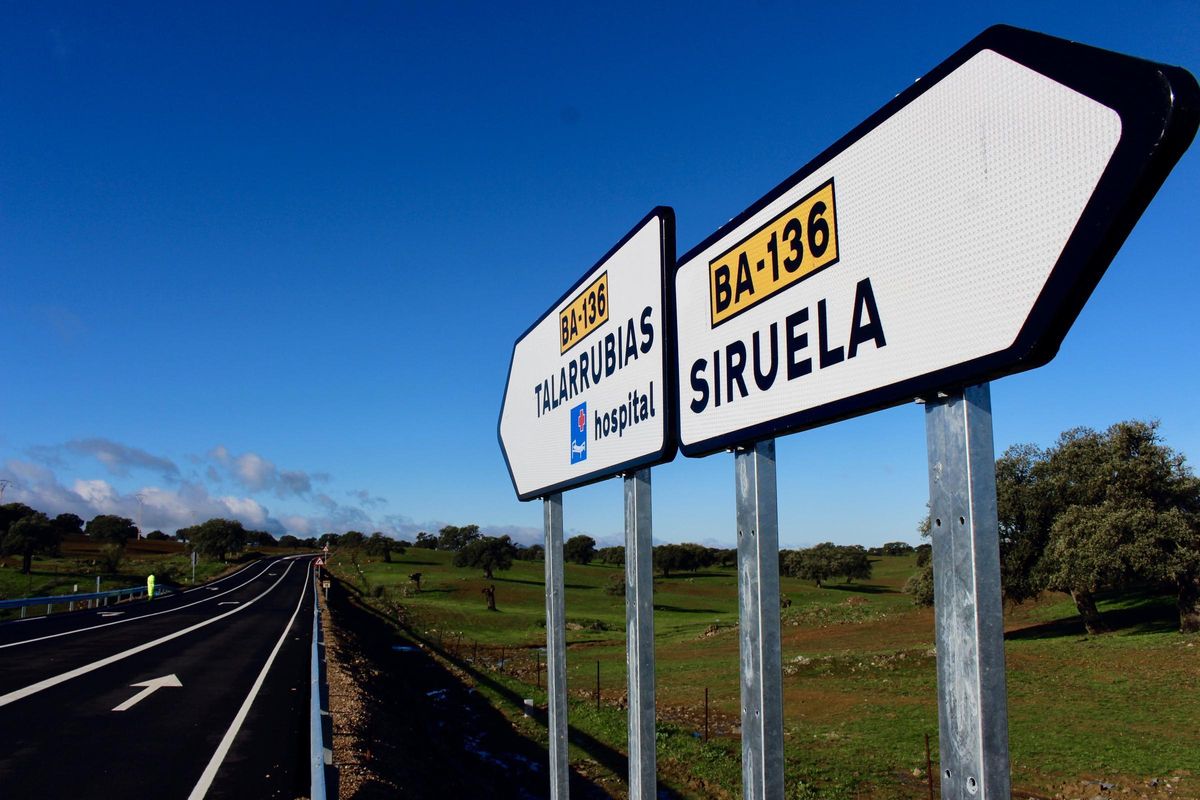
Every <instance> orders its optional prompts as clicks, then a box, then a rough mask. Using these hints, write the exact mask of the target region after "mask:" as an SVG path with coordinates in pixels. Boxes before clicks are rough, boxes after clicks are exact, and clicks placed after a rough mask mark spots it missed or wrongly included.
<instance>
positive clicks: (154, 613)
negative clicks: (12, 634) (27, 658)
mask: <svg viewBox="0 0 1200 800" xmlns="http://www.w3.org/2000/svg"><path fill="white" fill-rule="evenodd" d="M289 566H290V565H289ZM263 572H266V568H263ZM262 575H263V573H262V572H260V573H258V574H257V575H255V576H254V577H253V578H251V579H250V580H248V581H246V582H245V583H239V584H238V585H237V586H235V587H233V588H232V589H226V590H225V591H223V592H221V594H214V595H212V596H210V597H205V598H204V599H203V600H197V601H195V602H194V603H187V604H186V605H182V606H178V607H176V608H165V609H163V610H162V611H152V612H150V613H149V614H139V615H137V616H136V617H127V618H126V619H118V620H114V621H113V622H102V623H100V624H99V625H90V626H88V627H86V628H75V629H74V630H69V631H63V632H61V633H48V634H46V635H45V636H38V637H36V638H33V639H22V640H21V641H19V642H9V643H8V644H0V650H3V649H5V648H6V647H16V646H17V645H22V644H32V643H33V642H40V641H43V640H45V639H57V638H58V637H59V636H72V635H74V634H76V633H83V632H85V631H94V630H96V629H97V628H107V627H108V626H110V625H120V624H122V623H125V622H137V621H138V620H140V619H150V618H151V617H157V616H160V615H162V614H173V613H175V612H176V611H182V610H183V609H185V608H191V607H192V606H196V605H200V604H201V603H207V602H208V601H209V600H215V599H216V598H218V597H221V596H222V595H226V594H229V593H230V592H236V591H237V590H238V589H241V588H242V587H243V586H248V585H249V584H251V583H254V582H255V581H256V580H258V579H259V578H261V577H262ZM104 613H106V612H101V615H103V614H104ZM116 613H118V614H124V613H125V612H124V611H118V612H116Z"/></svg>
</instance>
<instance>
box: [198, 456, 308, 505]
mask: <svg viewBox="0 0 1200 800" xmlns="http://www.w3.org/2000/svg"><path fill="white" fill-rule="evenodd" d="M208 455H209V458H210V459H212V461H213V464H211V465H210V466H209V470H208V477H209V480H212V481H214V482H216V480H217V476H218V473H217V471H216V470H215V469H214V468H213V467H214V466H216V467H220V468H221V469H223V470H224V471H225V474H227V475H228V476H229V477H230V478H231V479H232V480H233V481H234V483H236V484H238V485H239V486H241V487H242V488H244V489H246V490H247V491H250V492H262V491H271V492H273V493H274V494H275V496H276V497H279V498H281V499H282V498H288V497H304V496H306V495H308V494H310V493H311V492H312V484H313V481H321V480H322V479H324V480H328V477H329V476H328V475H326V474H324V473H315V474H312V475H310V474H309V473H307V472H304V471H302V470H286V469H279V468H278V467H276V466H275V464H274V463H273V462H272V461H270V460H269V459H267V458H264V457H263V456H261V455H259V454H258V453H252V452H246V453H242V454H241V455H236V456H235V455H234V454H233V453H231V452H230V451H229V448H227V447H225V446H224V445H217V446H216V447H214V448H213V449H212V450H210V451H209V453H208Z"/></svg>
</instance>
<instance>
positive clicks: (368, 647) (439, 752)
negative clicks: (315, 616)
mask: <svg viewBox="0 0 1200 800" xmlns="http://www.w3.org/2000/svg"><path fill="white" fill-rule="evenodd" d="M323 623H324V626H325V632H326V633H325V641H326V648H325V652H326V663H327V673H328V682H329V704H330V712H331V715H332V718H333V764H334V767H335V770H336V773H337V796H338V797H339V798H342V800H349V799H350V798H353V800H371V799H372V798H396V797H445V798H489V799H490V798H520V799H521V800H526V799H527V798H540V797H546V796H548V794H549V792H548V786H549V777H548V775H547V768H548V767H547V756H546V748H545V745H544V744H540V743H538V742H536V741H533V740H531V739H529V738H527V737H525V736H522V735H521V734H520V733H519V732H518V731H516V730H515V729H514V728H513V726H512V725H511V724H510V723H509V722H508V720H506V719H505V718H504V716H503V715H502V714H500V713H499V712H498V711H496V710H495V709H494V708H492V707H491V706H490V705H489V704H488V703H487V702H486V701H485V700H484V699H483V698H481V697H480V696H479V695H478V694H477V693H476V692H475V691H474V689H473V688H471V686H470V685H469V682H464V681H463V680H462V679H461V676H456V675H454V674H453V673H452V672H450V671H449V670H448V669H447V668H446V667H445V666H443V664H442V663H441V662H440V661H438V660H437V659H436V658H434V657H433V655H432V654H431V653H429V652H428V650H427V649H426V648H425V646H424V645H423V644H421V643H420V642H417V641H414V640H410V639H406V638H404V637H403V636H402V635H401V634H400V632H399V631H398V629H397V628H396V627H395V626H394V625H393V624H392V623H391V622H390V620H388V619H387V618H385V617H384V616H383V615H382V614H381V613H380V612H378V611H376V610H375V609H374V608H372V607H370V606H368V605H366V604H365V603H363V602H362V601H361V599H360V598H359V597H358V596H357V595H356V594H355V593H354V591H353V590H352V589H351V588H350V587H347V586H345V585H344V584H341V583H339V582H338V581H337V580H336V579H335V580H334V581H333V586H332V588H331V589H330V592H329V599H328V602H327V603H326V604H325V609H324V611H323ZM571 796H572V797H582V798H588V797H609V796H610V794H609V793H608V792H605V791H604V790H603V789H601V788H600V787H599V786H597V785H596V784H595V783H593V782H592V781H590V780H589V779H587V778H586V777H584V776H583V775H581V774H578V773H576V772H573V773H572V776H571Z"/></svg>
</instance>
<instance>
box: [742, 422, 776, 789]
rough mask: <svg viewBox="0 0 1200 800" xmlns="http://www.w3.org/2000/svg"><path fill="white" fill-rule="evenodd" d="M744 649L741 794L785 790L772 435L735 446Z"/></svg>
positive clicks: (773, 444)
mask: <svg viewBox="0 0 1200 800" xmlns="http://www.w3.org/2000/svg"><path fill="white" fill-rule="evenodd" d="M734 472H735V474H736V478H737V527H738V615H739V619H740V626H741V655H742V668H741V673H742V797H745V798H754V800H764V799H766V798H771V800H774V799H775V798H782V797H783V692H782V680H783V679H782V674H781V668H780V644H779V508H778V499H777V495H776V488H775V440H774V439H768V440H767V441H764V442H758V443H757V444H754V445H752V446H750V447H739V448H738V449H737V450H735V451H734Z"/></svg>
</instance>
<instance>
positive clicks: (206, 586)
mask: <svg viewBox="0 0 1200 800" xmlns="http://www.w3.org/2000/svg"><path fill="white" fill-rule="evenodd" d="M260 561H262V559H261V558H256V559H254V560H253V561H251V562H250V563H249V564H247V565H246V566H244V567H242V568H241V569H239V570H238V571H237V572H231V573H229V574H228V575H226V576H225V577H223V578H217V579H216V580H215V581H211V582H210V583H206V584H204V585H203V586H193V587H192V588H190V589H184V590H183V593H184V594H187V593H188V592H198V591H200V590H201V589H206V588H208V587H209V586H212V585H214V584H217V583H220V582H221V581H227V580H230V579H232V578H236V577H237V576H238V575H241V574H242V573H243V572H245V571H246V570H248V569H250V568H251V567H253V566H254V565H255V564H257V563H258V562H260Z"/></svg>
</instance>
